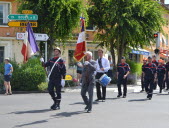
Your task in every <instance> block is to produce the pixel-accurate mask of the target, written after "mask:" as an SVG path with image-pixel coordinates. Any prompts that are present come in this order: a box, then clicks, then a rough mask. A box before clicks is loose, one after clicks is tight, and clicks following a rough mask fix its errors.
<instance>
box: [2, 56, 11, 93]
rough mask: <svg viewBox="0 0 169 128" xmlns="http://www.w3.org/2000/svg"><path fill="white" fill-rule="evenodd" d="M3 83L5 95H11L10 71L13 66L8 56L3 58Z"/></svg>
mask: <svg viewBox="0 0 169 128" xmlns="http://www.w3.org/2000/svg"><path fill="white" fill-rule="evenodd" d="M4 69H5V72H4V85H5V89H6V93H5V95H12V89H11V84H10V81H11V77H12V72H13V67H12V64H10V61H9V58H6V59H5V65H4Z"/></svg>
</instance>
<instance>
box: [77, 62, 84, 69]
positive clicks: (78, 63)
mask: <svg viewBox="0 0 169 128" xmlns="http://www.w3.org/2000/svg"><path fill="white" fill-rule="evenodd" d="M76 65H77V70H78V71H82V70H83V68H82V67H80V66H78V65H82V63H81V62H77V63H76Z"/></svg>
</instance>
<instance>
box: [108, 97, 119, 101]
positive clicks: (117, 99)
mask: <svg viewBox="0 0 169 128" xmlns="http://www.w3.org/2000/svg"><path fill="white" fill-rule="evenodd" d="M118 99H120V98H117V97H115V98H106V100H118Z"/></svg>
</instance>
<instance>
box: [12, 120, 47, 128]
mask: <svg viewBox="0 0 169 128" xmlns="http://www.w3.org/2000/svg"><path fill="white" fill-rule="evenodd" d="M46 122H48V121H47V120H39V121H35V122H31V123H26V124H21V125H16V126H15V127H13V128H17V127H24V126H29V125H35V124H41V123H46Z"/></svg>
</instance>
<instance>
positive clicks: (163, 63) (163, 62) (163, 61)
mask: <svg viewBox="0 0 169 128" xmlns="http://www.w3.org/2000/svg"><path fill="white" fill-rule="evenodd" d="M162 65H163V66H164V67H165V80H164V82H163V85H162V89H164V88H165V84H166V72H167V71H166V63H165V60H164V59H162Z"/></svg>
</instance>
